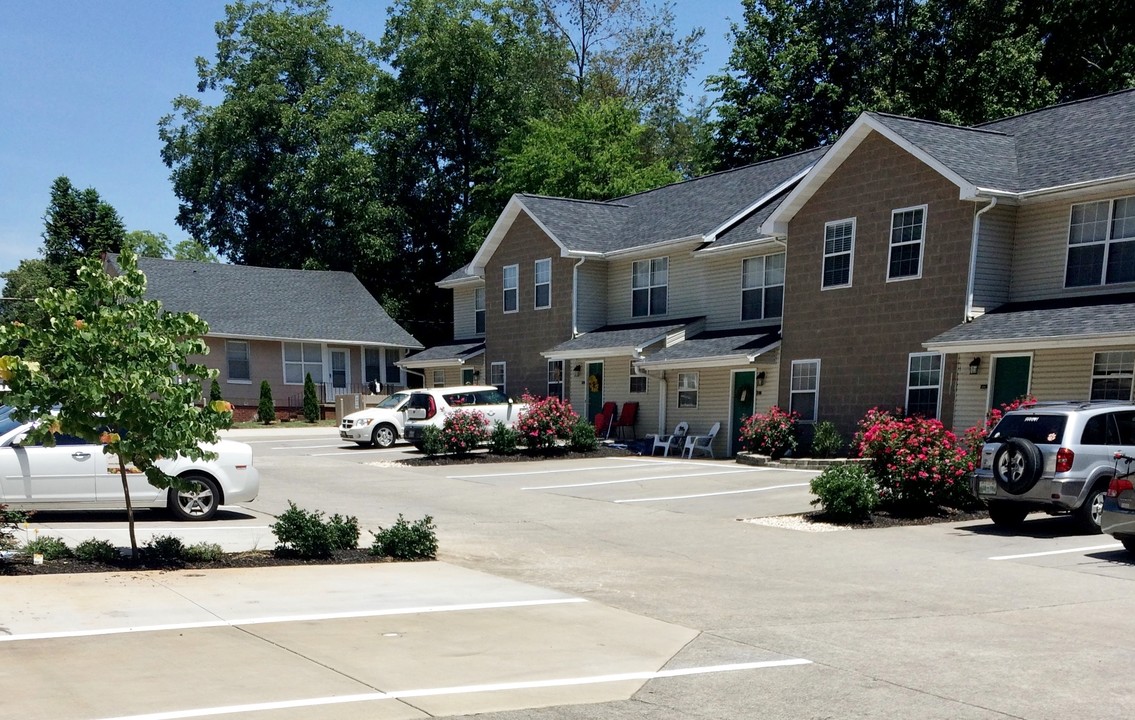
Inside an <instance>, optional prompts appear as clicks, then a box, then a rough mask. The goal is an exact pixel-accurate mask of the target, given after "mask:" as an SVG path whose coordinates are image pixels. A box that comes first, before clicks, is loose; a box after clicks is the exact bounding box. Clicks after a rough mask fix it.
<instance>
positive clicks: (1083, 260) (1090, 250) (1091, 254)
mask: <svg viewBox="0 0 1135 720" xmlns="http://www.w3.org/2000/svg"><path fill="white" fill-rule="evenodd" d="M1103 250H1104V246H1103V245H1084V246H1079V247H1070V248H1068V272H1067V274H1066V275H1065V277H1064V285H1065V286H1066V287H1083V286H1085V285H1099V284H1100V276H1101V275H1102V274H1103V272H1102V271H1103Z"/></svg>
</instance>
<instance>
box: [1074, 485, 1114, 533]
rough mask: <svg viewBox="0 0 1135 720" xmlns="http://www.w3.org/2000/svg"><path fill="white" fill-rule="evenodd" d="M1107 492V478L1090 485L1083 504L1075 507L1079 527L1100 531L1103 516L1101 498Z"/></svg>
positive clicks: (1090, 530) (1093, 531)
mask: <svg viewBox="0 0 1135 720" xmlns="http://www.w3.org/2000/svg"><path fill="white" fill-rule="evenodd" d="M1106 494H1107V480H1103V481H1099V482H1097V483H1096V484H1095V485H1094V486H1092V491H1091V492H1089V493H1088V497H1086V498H1084V504H1083V505H1081V506H1080V507H1078V508H1076V519H1077V520H1078V521H1079V523H1080V527H1081V528H1083V529H1084V530H1086V531H1087V532H1090V533H1101V532H1103V529H1102V528H1101V527H1100V520H1101V519H1102V517H1103V498H1104V495H1106Z"/></svg>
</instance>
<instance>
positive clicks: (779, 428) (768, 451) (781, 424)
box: [740, 405, 800, 457]
mask: <svg viewBox="0 0 1135 720" xmlns="http://www.w3.org/2000/svg"><path fill="white" fill-rule="evenodd" d="M799 422H800V415H799V414H798V413H795V412H785V411H784V410H781V409H780V408H779V407H777V406H776V405H773V406H772V407H771V408H769V411H768V412H767V413H756V414H755V415H750V416H749V417H747V418H745V422H744V423H742V424H741V432H740V438H741V442H742V444H744V446H745V447H746V448H747V449H748V450H749V452H754V453H760V454H761V455H771V456H772V457H780V456H782V455H784V453H786V452H788V451H789V450H795V449H796V437H797V429H798V426H799Z"/></svg>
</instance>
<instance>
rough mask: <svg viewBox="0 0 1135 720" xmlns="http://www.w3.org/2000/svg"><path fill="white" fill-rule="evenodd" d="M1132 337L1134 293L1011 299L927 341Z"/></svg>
mask: <svg viewBox="0 0 1135 720" xmlns="http://www.w3.org/2000/svg"><path fill="white" fill-rule="evenodd" d="M1114 336H1118V337H1129V338H1130V339H1131V342H1132V343H1135V294H1128V293H1124V294H1121V295H1105V296H1091V297H1083V298H1065V299H1061V300H1049V301H1039V302H1027V303H1007V304H1005V305H1002V306H1001V307H999V308H997V309H996V310H994V311H992V312H989V313H986V314H985V315H982V316H981V317H979V318H977V319H975V320H974V321H973V322H969V323H965V324H962V325H958V326H956V327H953V328H950V329H949V330H947V331H946V332H944V333H942V334H941V335H937V336H935V337H933V338H931V339H930V340H928V341H927V342H926V343H925V344H926V346H927V347H932V346H952V347H957V346H964V345H972V346H974V347H975V348H977V347H979V346H981V345H983V344H994V343H1006V342H1028V341H1032V342H1040V341H1050V340H1061V339H1064V340H1067V339H1071V338H1088V337H1114Z"/></svg>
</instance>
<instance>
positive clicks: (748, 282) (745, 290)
mask: <svg viewBox="0 0 1135 720" xmlns="http://www.w3.org/2000/svg"><path fill="white" fill-rule="evenodd" d="M783 308H784V253H776V254H773V255H765V256H763V257H753V258H745V259H744V260H742V261H741V319H742V320H764V319H766V318H778V317H780V315H781V312H782V310H783Z"/></svg>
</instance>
